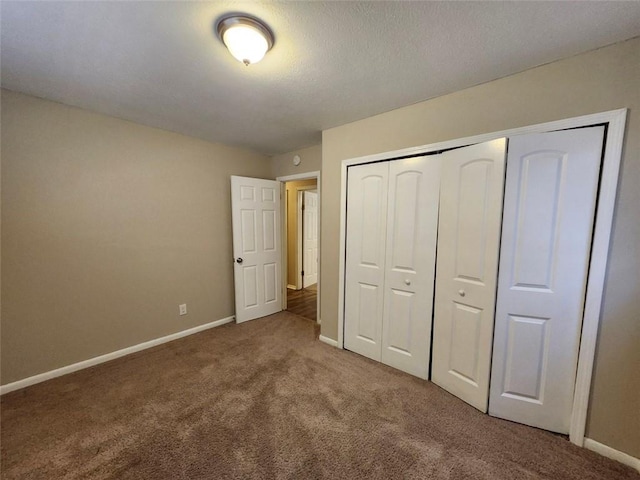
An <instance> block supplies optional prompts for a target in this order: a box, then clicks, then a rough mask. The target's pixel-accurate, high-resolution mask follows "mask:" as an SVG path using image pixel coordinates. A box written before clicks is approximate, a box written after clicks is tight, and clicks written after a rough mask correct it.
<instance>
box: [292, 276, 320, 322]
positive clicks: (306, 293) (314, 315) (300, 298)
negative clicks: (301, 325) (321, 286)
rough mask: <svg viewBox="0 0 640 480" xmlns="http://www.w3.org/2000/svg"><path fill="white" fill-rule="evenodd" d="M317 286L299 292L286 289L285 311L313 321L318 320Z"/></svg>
mask: <svg viewBox="0 0 640 480" xmlns="http://www.w3.org/2000/svg"><path fill="white" fill-rule="evenodd" d="M317 310H318V284H317V283H315V284H313V285H311V286H309V287H307V288H303V289H301V290H291V289H287V311H289V312H291V313H295V314H297V315H300V316H302V317H305V318H308V319H310V320H313V321H314V322H315V321H317V319H318V311H317Z"/></svg>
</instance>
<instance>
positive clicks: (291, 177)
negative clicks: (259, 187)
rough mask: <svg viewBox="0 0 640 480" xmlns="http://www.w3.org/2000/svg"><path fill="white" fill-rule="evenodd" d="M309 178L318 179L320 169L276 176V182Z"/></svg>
mask: <svg viewBox="0 0 640 480" xmlns="http://www.w3.org/2000/svg"><path fill="white" fill-rule="evenodd" d="M311 178H317V179H318V180H319V179H320V170H314V171H313V172H307V173H296V174H295V175H285V176H284V177H276V180H277V181H278V182H292V181H294V180H309V179H311Z"/></svg>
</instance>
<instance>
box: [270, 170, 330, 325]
mask: <svg viewBox="0 0 640 480" xmlns="http://www.w3.org/2000/svg"><path fill="white" fill-rule="evenodd" d="M313 178H315V179H316V189H317V190H318V232H321V231H322V201H321V200H322V189H321V175H320V170H314V171H313V172H307V173H297V174H295V175H285V176H282V177H276V180H277V181H278V182H281V187H280V191H281V192H284V191H285V185H284V184H285V182H291V181H293V180H310V179H313ZM280 203H281V204H282V206H281V215H282V212H284V216H285V221H284V222H281V225H282V228H283V230H282V235H281V238H282V245H283V250H282V251H283V252H286V251H287V239H286V235H287V231H286V227H287V226H286V210H285V206H284V204H286V202H280ZM286 258H287V255H282V259H283V260H281V262H282V265H283V271H285V268H286V266H287V260H286ZM321 258H322V242H321V241H320V236H318V265H321ZM321 276H322V272H321V271H320V268H318V301H317V304H316V315H317V317H318V323H320V298H321V297H320V295H321V292H320V279H321ZM284 277H285V276H284V275H282V309H283V310H286V309H287V295H286V293H287V279H285V278H284ZM301 287H302V286H301Z"/></svg>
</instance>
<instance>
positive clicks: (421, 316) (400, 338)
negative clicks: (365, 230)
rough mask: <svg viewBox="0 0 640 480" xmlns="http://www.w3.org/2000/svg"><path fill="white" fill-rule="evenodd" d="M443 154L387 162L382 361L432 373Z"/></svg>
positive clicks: (409, 370) (419, 374) (413, 371)
mask: <svg viewBox="0 0 640 480" xmlns="http://www.w3.org/2000/svg"><path fill="white" fill-rule="evenodd" d="M439 195H440V158H439V156H437V155H433V156H425V157H417V158H409V159H406V160H395V161H392V162H390V164H389V194H388V197H389V200H388V208H387V241H386V262H385V265H386V267H385V270H386V275H385V285H384V316H383V321H382V362H383V363H385V364H387V365H390V366H392V367H395V368H397V369H399V370H403V371H405V372H407V373H410V374H412V375H415V376H417V377H420V378H424V379H427V378H428V376H429V354H430V350H431V321H432V305H433V287H434V277H435V256H436V237H437V230H438V202H439Z"/></svg>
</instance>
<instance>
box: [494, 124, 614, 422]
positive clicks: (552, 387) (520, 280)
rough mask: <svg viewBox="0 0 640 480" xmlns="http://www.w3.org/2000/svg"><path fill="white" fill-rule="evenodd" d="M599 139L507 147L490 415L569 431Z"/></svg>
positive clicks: (568, 134) (522, 140)
mask: <svg viewBox="0 0 640 480" xmlns="http://www.w3.org/2000/svg"><path fill="white" fill-rule="evenodd" d="M603 136H604V127H592V128H583V129H577V130H568V131H560V132H551V133H543V134H535V135H526V136H521V137H514V138H513V139H511V140H510V143H509V160H508V167H507V184H506V190H505V207H504V220H503V227H502V253H501V259H500V279H499V285H498V303H497V309H496V327H495V340H494V350H493V351H494V353H493V368H492V381H491V398H490V403H489V413H490V414H491V415H494V416H497V417H501V418H506V419H509V420H513V421H516V422H520V423H525V424H527V425H532V426H535V427H540V428H544V429H546V430H552V431H555V432H561V433H568V432H569V424H570V421H571V409H572V403H573V391H574V385H575V376H576V368H577V362H578V346H579V342H580V331H581V324H582V312H583V304H584V295H585V286H586V278H587V268H588V264H589V253H590V248H591V235H592V230H593V220H594V214H595V204H596V197H597V189H598V178H599V172H600V158H601V154H602V142H603Z"/></svg>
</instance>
